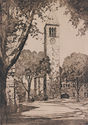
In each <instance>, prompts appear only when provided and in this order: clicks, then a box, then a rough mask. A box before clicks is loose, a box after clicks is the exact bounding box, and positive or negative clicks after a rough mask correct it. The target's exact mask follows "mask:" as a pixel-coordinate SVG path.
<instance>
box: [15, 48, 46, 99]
mask: <svg viewBox="0 0 88 125" xmlns="http://www.w3.org/2000/svg"><path fill="white" fill-rule="evenodd" d="M43 57H44V52H42V51H40V52H39V53H37V52H35V51H33V52H31V51H30V50H23V51H22V53H21V55H20V57H19V59H18V60H17V62H16V64H15V67H16V72H15V76H16V77H23V76H25V78H26V79H27V85H25V83H24V81H22V82H21V84H22V85H23V87H24V88H25V91H26V92H27V94H28V100H30V90H31V82H32V80H33V79H34V86H35V87H34V88H35V89H34V92H35V94H34V95H35V97H36V77H38V76H37V72H36V68H37V67H38V66H39V61H40V60H41V59H42V58H43ZM19 86H21V85H19Z"/></svg>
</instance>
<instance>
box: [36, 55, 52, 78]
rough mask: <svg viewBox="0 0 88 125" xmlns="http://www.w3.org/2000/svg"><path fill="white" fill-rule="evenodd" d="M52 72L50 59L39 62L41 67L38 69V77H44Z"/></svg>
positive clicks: (46, 58)
mask: <svg viewBox="0 0 88 125" xmlns="http://www.w3.org/2000/svg"><path fill="white" fill-rule="evenodd" d="M50 72H51V68H50V59H49V57H48V56H47V57H45V58H43V59H42V60H40V62H39V66H38V67H37V69H36V73H37V75H39V76H40V77H41V76H44V75H45V74H49V73H50Z"/></svg>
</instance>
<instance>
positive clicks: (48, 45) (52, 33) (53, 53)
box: [44, 24, 60, 97]
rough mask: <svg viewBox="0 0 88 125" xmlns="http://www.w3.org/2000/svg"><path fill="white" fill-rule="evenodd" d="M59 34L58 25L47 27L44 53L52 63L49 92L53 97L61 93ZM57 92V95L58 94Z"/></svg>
mask: <svg viewBox="0 0 88 125" xmlns="http://www.w3.org/2000/svg"><path fill="white" fill-rule="evenodd" d="M59 34H60V33H59V25H58V24H46V25H45V27H44V52H45V56H48V57H49V58H50V63H51V74H50V75H49V79H48V84H47V90H48V92H49V93H51V94H52V96H53V97H54V96H57V95H58V93H59V67H60V40H59V37H60V36H59ZM52 86H53V87H52ZM57 88H58V89H57ZM56 89H57V90H56ZM49 90H50V91H49ZM56 91H57V94H56Z"/></svg>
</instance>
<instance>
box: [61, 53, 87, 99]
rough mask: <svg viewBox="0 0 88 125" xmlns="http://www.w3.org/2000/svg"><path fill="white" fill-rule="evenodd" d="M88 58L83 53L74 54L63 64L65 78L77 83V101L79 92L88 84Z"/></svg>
mask: <svg viewBox="0 0 88 125" xmlns="http://www.w3.org/2000/svg"><path fill="white" fill-rule="evenodd" d="M87 76H88V56H87V55H85V54H81V53H72V54H71V55H70V56H68V57H66V58H65V60H64V62H63V78H66V80H67V81H72V82H73V83H75V86H74V87H75V89H76V92H77V101H79V90H80V88H81V86H82V85H83V84H84V83H87V82H88V78H87Z"/></svg>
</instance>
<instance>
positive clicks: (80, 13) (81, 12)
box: [60, 0, 88, 35]
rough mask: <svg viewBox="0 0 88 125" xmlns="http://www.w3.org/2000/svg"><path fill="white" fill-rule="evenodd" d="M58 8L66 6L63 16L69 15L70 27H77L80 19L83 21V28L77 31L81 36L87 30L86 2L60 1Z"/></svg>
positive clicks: (87, 4)
mask: <svg viewBox="0 0 88 125" xmlns="http://www.w3.org/2000/svg"><path fill="white" fill-rule="evenodd" d="M60 6H66V8H67V10H66V12H65V14H68V13H70V14H71V18H70V21H71V22H72V25H74V26H75V27H77V26H78V25H79V22H80V19H81V20H83V21H84V27H83V28H81V29H79V32H81V34H82V35H84V34H85V31H86V30H88V1H87V0H60Z"/></svg>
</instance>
